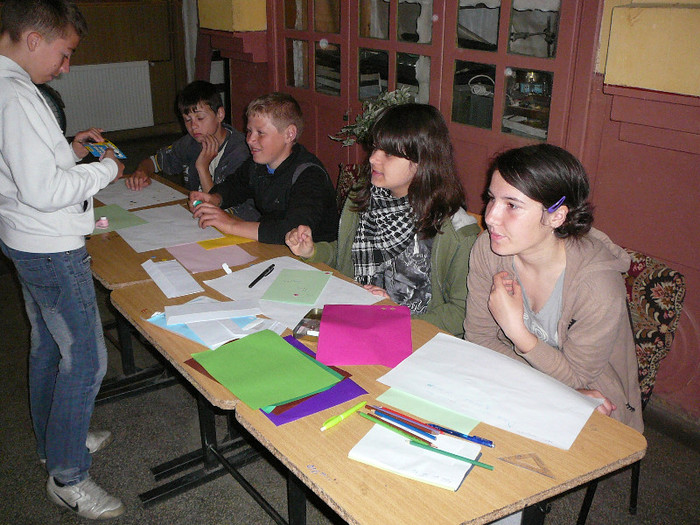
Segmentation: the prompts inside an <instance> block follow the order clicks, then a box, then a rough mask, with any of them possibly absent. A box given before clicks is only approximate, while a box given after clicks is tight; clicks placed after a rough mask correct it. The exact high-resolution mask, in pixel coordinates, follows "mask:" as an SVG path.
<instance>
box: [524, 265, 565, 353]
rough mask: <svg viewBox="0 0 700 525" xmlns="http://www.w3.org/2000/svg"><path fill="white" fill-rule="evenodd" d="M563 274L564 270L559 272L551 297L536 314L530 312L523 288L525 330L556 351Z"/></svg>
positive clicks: (557, 346) (557, 347)
mask: <svg viewBox="0 0 700 525" xmlns="http://www.w3.org/2000/svg"><path fill="white" fill-rule="evenodd" d="M565 273H566V270H564V271H563V272H561V275H560V276H559V279H557V282H556V284H555V285H554V290H552V295H550V296H549V299H547V302H546V303H545V305H544V306H543V307H542V308H541V309H540V311H539V312H537V313H535V312H533V311H532V308H531V307H530V301H528V299H527V293H526V292H525V288H523V306H524V311H523V321H525V328H527V329H528V330H529V332H530V333H531V334H534V335H536V336H537V337H538V338H539V339H541V340H542V341H544V342H545V343H547V344H548V345H549V346H551V347H553V348H556V349H559V334H558V331H557V326H558V325H559V319H561V307H562V297H563V291H564V274H565ZM516 278H517V272H516ZM518 282H520V279H518ZM521 286H522V283H521Z"/></svg>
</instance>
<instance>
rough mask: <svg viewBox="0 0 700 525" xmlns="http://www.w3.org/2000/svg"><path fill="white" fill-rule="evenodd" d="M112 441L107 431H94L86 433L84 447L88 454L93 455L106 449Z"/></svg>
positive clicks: (110, 434)
mask: <svg viewBox="0 0 700 525" xmlns="http://www.w3.org/2000/svg"><path fill="white" fill-rule="evenodd" d="M112 439H113V438H112V433H111V432H110V431H109V430H95V431H94V432H88V435H87V439H86V440H85V446H86V447H87V448H88V451H89V452H90V454H94V453H95V452H97V451H99V450H102V449H103V448H106V447H107V445H109V444H110V443H111V442H112Z"/></svg>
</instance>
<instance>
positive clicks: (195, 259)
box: [168, 242, 256, 273]
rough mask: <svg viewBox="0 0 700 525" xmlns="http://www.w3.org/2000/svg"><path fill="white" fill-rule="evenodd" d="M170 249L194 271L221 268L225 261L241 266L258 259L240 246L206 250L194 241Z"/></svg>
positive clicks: (181, 261) (182, 262) (184, 264)
mask: <svg viewBox="0 0 700 525" xmlns="http://www.w3.org/2000/svg"><path fill="white" fill-rule="evenodd" d="M168 251H169V252H170V253H171V254H172V255H173V257H175V258H176V259H177V260H178V261H180V264H182V265H183V266H184V267H185V268H187V269H188V270H189V271H190V272H192V273H199V272H207V271H209V270H220V269H221V265H222V264H223V263H226V264H228V265H229V266H230V267H234V266H240V265H242V264H247V263H249V262H251V261H254V260H255V259H256V257H253V256H252V255H250V254H249V253H248V252H247V251H245V250H244V249H243V248H241V247H240V246H224V247H222V248H214V249H211V250H205V249H204V248H202V247H201V246H200V245H199V244H198V243H196V242H193V243H190V244H180V245H179V246H171V247H170V248H168Z"/></svg>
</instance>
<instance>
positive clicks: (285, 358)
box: [192, 330, 343, 409]
mask: <svg viewBox="0 0 700 525" xmlns="http://www.w3.org/2000/svg"><path fill="white" fill-rule="evenodd" d="M192 357H193V358H194V359H195V361H197V362H198V363H199V364H201V365H202V366H203V367H204V368H205V370H206V371H207V372H209V373H210V374H211V375H212V376H213V377H214V378H215V379H216V380H217V381H218V382H219V383H221V384H222V385H224V386H225V387H226V388H227V389H229V390H230V391H231V393H232V394H233V395H234V396H236V397H237V398H238V399H240V400H241V401H243V402H244V403H245V404H246V405H248V406H249V407H251V408H254V409H258V408H262V407H266V406H268V405H277V404H282V403H284V402H287V401H288V400H293V399H299V398H302V397H305V396H307V395H310V394H312V393H315V392H318V391H321V390H324V389H326V388H329V387H331V386H333V385H334V384H336V383H338V382H339V381H341V380H342V379H343V377H342V375H340V374H338V373H337V372H335V371H333V370H331V369H329V368H328V367H326V366H324V365H321V366H319V365H320V363H318V362H317V361H314V360H311V359H309V358H308V357H307V356H305V355H304V354H303V353H302V352H299V351H298V350H297V349H296V348H294V347H293V346H292V345H290V344H289V343H288V342H287V341H285V340H284V339H283V338H282V337H280V336H279V335H277V334H276V333H274V332H272V331H270V330H263V331H261V332H257V333H254V334H251V335H248V336H246V337H243V338H241V339H238V340H237V341H232V342H231V343H227V344H225V345H223V346H220V347H219V348H217V349H216V350H209V351H206V352H200V353H197V354H192Z"/></svg>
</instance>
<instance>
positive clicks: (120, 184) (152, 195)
mask: <svg viewBox="0 0 700 525" xmlns="http://www.w3.org/2000/svg"><path fill="white" fill-rule="evenodd" d="M95 198H96V199H98V200H99V201H100V202H103V203H104V204H117V205H119V206H121V207H122V208H124V209H125V210H133V209H136V208H144V207H146V206H153V205H155V204H164V203H166V202H173V201H178V200H182V199H186V198H187V195H185V194H184V193H181V192H179V191H177V190H175V189H173V188H171V187H170V186H167V185H165V184H163V183H161V182H158V181H157V180H151V184H150V186H146V187H145V188H143V189H142V190H140V191H132V190H130V189H129V188H127V187H126V182H125V181H124V179H119V180H118V181H116V182H114V183H112V184H109V185H108V186H106V187H105V188H102V189H101V190H100V191H99V192H98V193H97V195H95Z"/></svg>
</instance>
